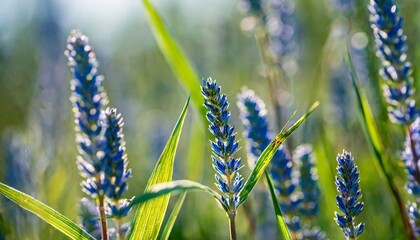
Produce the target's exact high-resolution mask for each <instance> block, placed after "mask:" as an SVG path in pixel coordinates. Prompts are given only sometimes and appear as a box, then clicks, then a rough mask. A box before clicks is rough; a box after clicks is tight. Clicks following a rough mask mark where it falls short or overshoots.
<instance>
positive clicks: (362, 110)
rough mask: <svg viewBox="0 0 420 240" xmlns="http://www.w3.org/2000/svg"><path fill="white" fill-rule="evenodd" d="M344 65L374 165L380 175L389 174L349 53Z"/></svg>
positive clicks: (368, 107)
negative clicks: (369, 145)
mask: <svg viewBox="0 0 420 240" xmlns="http://www.w3.org/2000/svg"><path fill="white" fill-rule="evenodd" d="M346 63H347V65H348V66H349V69H350V77H351V80H352V83H353V88H354V91H355V93H356V99H357V109H358V112H359V114H360V117H361V120H362V121H361V122H362V125H363V128H364V131H365V134H366V137H367V138H368V139H369V142H370V144H371V147H372V149H373V152H374V153H375V157H376V158H375V159H376V164H377V165H378V167H379V168H380V169H381V174H384V173H390V172H389V170H390V168H389V166H388V162H387V160H386V157H385V156H386V154H385V148H384V146H383V144H382V141H381V137H380V135H379V131H378V127H377V126H376V123H375V119H374V117H373V113H372V109H371V108H370V105H369V102H368V99H367V96H366V93H365V91H364V89H363V87H362V86H361V85H360V83H359V82H358V81H357V77H356V73H355V70H354V66H353V63H352V62H351V59H350V56H349V53H348V54H347V56H346Z"/></svg>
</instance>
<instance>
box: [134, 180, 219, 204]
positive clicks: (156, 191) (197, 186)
mask: <svg viewBox="0 0 420 240" xmlns="http://www.w3.org/2000/svg"><path fill="white" fill-rule="evenodd" d="M185 191H200V192H205V193H207V194H210V195H211V196H213V198H214V199H215V200H216V201H217V202H218V203H219V204H220V205H222V202H221V198H220V195H219V194H218V193H217V192H216V191H214V190H213V189H211V188H209V187H207V186H205V185H203V184H201V183H197V182H194V181H190V180H177V181H172V182H166V183H160V184H156V185H154V186H152V187H150V188H149V189H148V191H147V192H145V193H144V194H143V195H140V196H137V197H135V198H134V199H133V200H132V201H131V204H130V205H131V206H134V205H137V204H140V203H144V202H147V201H149V200H153V199H155V198H157V197H162V196H164V195H166V194H179V193H182V192H185Z"/></svg>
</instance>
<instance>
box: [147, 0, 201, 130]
mask: <svg viewBox="0 0 420 240" xmlns="http://www.w3.org/2000/svg"><path fill="white" fill-rule="evenodd" d="M143 4H144V6H145V9H146V18H147V22H148V23H149V27H150V29H151V31H152V33H153V35H154V37H155V40H156V42H157V44H158V46H159V48H160V50H161V52H162V54H163V56H164V57H165V60H166V62H167V63H168V64H169V66H170V68H171V70H172V72H173V73H174V75H175V76H176V78H177V79H178V81H179V82H180V83H181V84H182V85H183V86H184V87H185V88H186V89H187V90H188V91H189V92H190V94H191V99H192V101H193V103H194V105H195V107H196V108H197V110H198V112H199V114H200V117H201V119H202V123H203V124H204V125H203V126H205V125H206V124H207V120H206V119H205V116H206V115H205V113H206V110H205V108H204V106H203V97H202V96H201V90H200V78H199V77H198V75H197V73H196V72H195V70H194V68H193V66H192V64H191V62H190V61H189V60H188V58H187V57H186V56H185V54H184V53H183V52H182V50H181V47H180V46H179V44H178V43H177V42H176V41H175V39H174V38H173V37H172V36H171V34H170V33H169V31H168V29H167V28H166V26H165V23H164V22H163V19H162V17H161V16H160V15H159V13H158V12H157V11H156V9H155V8H154V6H153V5H152V4H151V3H150V1H149V0H143Z"/></svg>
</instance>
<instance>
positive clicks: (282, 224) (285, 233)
mask: <svg viewBox="0 0 420 240" xmlns="http://www.w3.org/2000/svg"><path fill="white" fill-rule="evenodd" d="M265 179H266V180H267V184H268V188H269V190H270V195H271V200H272V201H273V206H274V212H275V213H276V220H277V227H278V228H279V232H280V236H281V239H283V240H292V235H291V234H290V232H289V228H288V227H287V224H286V221H285V220H284V218H283V214H282V213H281V210H280V205H279V202H278V201H277V196H276V193H275V191H274V187H273V183H272V182H271V179H270V176H269V175H268V173H267V171H265Z"/></svg>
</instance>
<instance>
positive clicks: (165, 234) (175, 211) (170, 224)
mask: <svg viewBox="0 0 420 240" xmlns="http://www.w3.org/2000/svg"><path fill="white" fill-rule="evenodd" d="M185 196H187V192H186V191H185V192H183V193H182V195H181V196H179V198H178V201H177V202H176V204H175V207H174V209H173V210H172V213H171V215H169V218H168V222H167V223H166V225H165V228H163V232H162V235H161V236H160V239H161V240H168V239H169V235H170V234H171V231H172V228H173V227H174V224H175V220H176V218H177V217H178V214H179V211H180V210H181V207H182V204H183V203H184V200H185Z"/></svg>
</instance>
